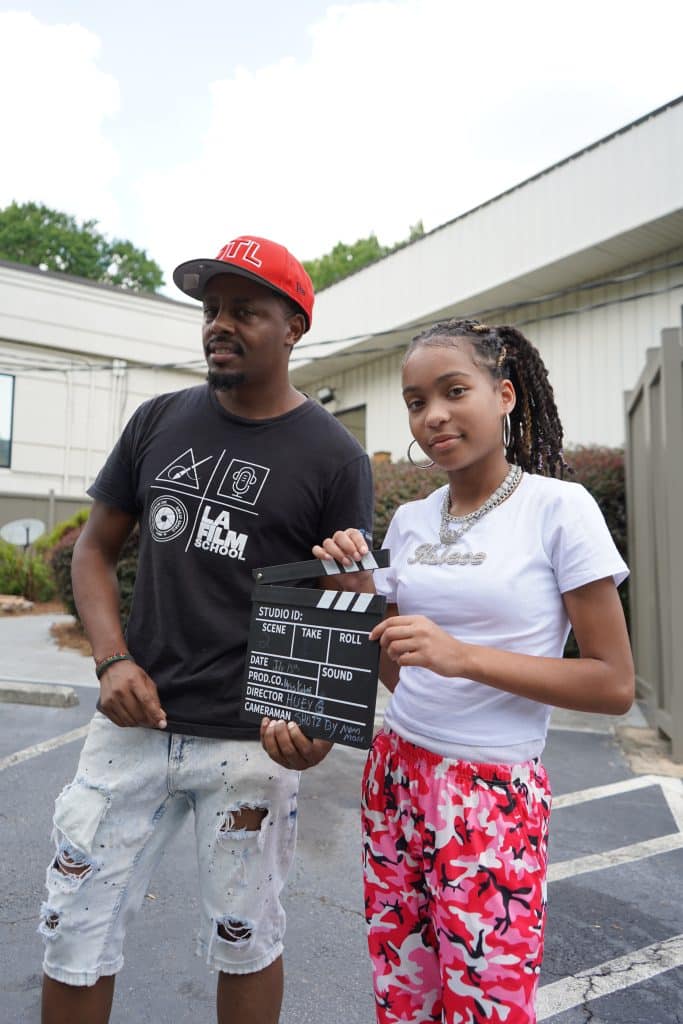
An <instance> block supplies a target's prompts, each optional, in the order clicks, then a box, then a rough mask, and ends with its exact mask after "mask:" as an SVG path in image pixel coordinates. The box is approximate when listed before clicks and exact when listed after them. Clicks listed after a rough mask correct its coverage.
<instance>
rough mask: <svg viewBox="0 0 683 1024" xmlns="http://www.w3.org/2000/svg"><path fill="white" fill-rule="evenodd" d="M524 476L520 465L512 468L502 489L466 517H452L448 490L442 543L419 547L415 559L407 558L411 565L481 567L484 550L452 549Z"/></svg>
mask: <svg viewBox="0 0 683 1024" xmlns="http://www.w3.org/2000/svg"><path fill="white" fill-rule="evenodd" d="M522 475H523V474H522V468H521V466H510V468H509V469H508V472H507V475H506V477H505V479H504V480H503V482H502V484H501V485H500V487H498V488H496V490H495V491H494V492H493V494H492V495H491V496H490V497H489V498H487V499H486V501H485V502H484V504H483V505H480V506H479V508H475V509H474V511H473V512H468V513H467V514H466V515H464V516H452V515H451V513H450V511H449V510H450V507H451V493H450V488H448V489H447V490H446V493H445V494H444V499H443V503H442V505H441V526H440V529H439V541H440V543H439V544H420V545H418V547H417V548H416V550H415V552H414V554H413V557H412V558H409V559H408V562H409V564H411V565H414V564H415V563H416V562H418V563H420V564H421V565H481V564H482V562H484V561H485V560H486V552H485V551H476V552H470V551H455V550H453V549H454V547H455V545H456V544H459V542H460V541H461V540H462V538H463V536H464V535H465V534H466V533H467V531H468V530H469V529H471V528H472V527H473V526H474V524H475V523H478V522H479V520H480V519H483V517H484V516H485V515H486V514H487V513H488V512H490V511H491V510H492V509H494V508H496V506H497V505H500V504H502V502H504V501H505V499H506V498H509V497H510V495H511V494H512V492H513V491H514V490H515V488H516V487H517V486H518V484H519V482H520V480H521V479H522Z"/></svg>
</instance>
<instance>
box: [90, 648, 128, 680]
mask: <svg viewBox="0 0 683 1024" xmlns="http://www.w3.org/2000/svg"><path fill="white" fill-rule="evenodd" d="M117 661H135V658H134V657H133V655H132V654H128V653H126V652H124V651H116V652H115V653H114V654H110V655H109V656H108V657H106V658H100V660H99V661H96V662H95V675H96V676H97V678H98V679H101V678H102V676H103V675H104V673H105V672H106V671H107V669H108V668H109V666H110V665H114V664H115V663H116V662H117Z"/></svg>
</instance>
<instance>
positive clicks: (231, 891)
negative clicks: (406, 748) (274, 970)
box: [39, 712, 299, 985]
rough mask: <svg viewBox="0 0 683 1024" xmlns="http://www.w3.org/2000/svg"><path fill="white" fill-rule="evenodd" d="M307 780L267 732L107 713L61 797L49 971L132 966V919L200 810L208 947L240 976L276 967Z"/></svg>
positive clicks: (59, 976) (72, 975) (72, 979)
mask: <svg viewBox="0 0 683 1024" xmlns="http://www.w3.org/2000/svg"><path fill="white" fill-rule="evenodd" d="M298 787H299V773H298V772H293V771H288V770H286V769H284V768H280V766H279V765H277V764H275V762H274V761H271V759H270V758H269V757H268V755H267V754H266V753H265V751H264V750H263V749H262V748H261V745H260V744H259V743H258V742H255V741H244V742H242V741H234V740H219V739H207V738H204V737H199V736H183V735H179V734H171V735H169V734H168V733H164V732H161V731H155V730H152V729H142V728H131V729H122V728H119V727H118V726H116V725H114V724H113V723H112V722H110V721H109V719H108V718H106V717H105V716H104V715H102V714H100V713H99V712H97V713H96V714H95V717H94V718H93V720H92V722H91V724H90V730H89V732H88V736H87V739H86V741H85V745H84V747H83V750H82V752H81V757H80V761H79V764H78V770H77V773H76V777H75V779H74V781H73V782H72V783H70V785H68V786H66V788H65V789H64V790H63V791H62V792H61V793H60V795H59V796H58V798H57V802H56V805H55V816H54V839H55V844H56V848H57V852H56V855H55V857H54V859H53V861H52V862H51V864H50V866H49V867H48V869H47V890H48V896H47V900H46V902H45V903H44V904H43V906H42V910H41V923H40V927H39V931H40V933H41V935H42V936H43V937H44V939H45V959H44V962H43V968H44V971H45V973H46V974H47V975H48V976H49V977H51V978H54V979H55V980H56V981H61V982H64V983H65V984H67V985H94V984H95V982H96V981H97V980H98V978H99V977H101V976H102V975H109V974H116V973H117V972H118V971H119V970H120V969H121V967H122V966H123V940H124V935H125V931H126V926H127V924H128V921H129V920H130V918H131V916H132V915H133V914H134V913H135V911H136V910H137V909H138V908H139V906H140V904H141V903H142V900H143V898H144V895H145V892H146V891H147V889H148V883H149V879H150V876H151V873H152V871H153V869H154V867H155V865H156V863H157V861H158V860H159V858H160V856H161V853H162V852H163V850H164V849H165V848H166V847H167V846H168V844H169V842H170V841H171V840H172V839H173V837H174V835H175V834H176V832H177V831H178V827H179V825H180V823H181V822H182V820H183V819H184V817H185V816H186V815H187V814H189V813H190V812H191V811H194V814H195V819H196V821H195V832H196V836H197V859H198V863H199V885H200V907H201V922H200V929H199V935H198V938H197V953H198V954H199V955H200V956H203V957H204V959H205V960H206V962H207V964H208V965H209V966H210V967H211V968H212V969H214V970H218V971H225V972H227V973H229V974H251V973H254V972H256V971H260V970H263V969H264V968H266V967H268V966H269V964H271V963H272V962H273V961H274V960H276V959H277V958H278V956H280V954H281V952H282V940H283V935H284V929H285V912H284V910H283V908H282V905H281V903H280V893H281V892H282V888H283V886H284V884H285V881H286V878H287V874H288V872H289V868H290V866H291V863H292V858H293V856H294V847H295V843H296V814H297V791H298ZM241 811H243V812H246V813H245V819H244V821H241V820H240V817H239V815H240V812H241ZM249 812H256V813H249ZM244 824H246V825H247V827H246V828H245V827H242V826H243V825H244Z"/></svg>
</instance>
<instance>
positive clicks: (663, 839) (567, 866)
mask: <svg viewBox="0 0 683 1024" xmlns="http://www.w3.org/2000/svg"><path fill="white" fill-rule="evenodd" d="M681 848H683V835H681V834H680V833H672V834H671V835H666V836H657V837H656V838H655V839H647V840H645V842H642V843H632V844H631V845H630V846H619V847H617V848H616V849H615V850H605V851H604V853H592V854H589V855H588V856H587V857H575V858H574V859H573V860H561V861H559V862H558V863H557V864H551V865H550V867H549V868H548V881H549V882H560V881H562V879H563V878H574V876H575V875H585V874H587V872H589V871H602V870H604V868H617V867H619V866H620V865H621V864H632V863H633V862H634V861H637V860H645V858H646V857H656V856H657V855H658V854H660V853H669V852H670V851H671V850H680V849H681Z"/></svg>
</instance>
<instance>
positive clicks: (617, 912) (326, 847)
mask: <svg viewBox="0 0 683 1024" xmlns="http://www.w3.org/2000/svg"><path fill="white" fill-rule="evenodd" d="M53 656H54V655H53ZM84 660H86V659H84ZM60 681H63V680H60ZM77 693H78V696H79V700H80V703H79V704H78V705H77V706H76V707H72V708H63V709H62V708H44V707H31V706H26V705H2V706H1V707H0V822H2V825H3V826H4V827H3V830H2V832H3V847H4V849H3V860H4V863H5V865H6V867H7V866H9V870H6V871H5V872H4V873H3V882H2V893H1V894H0V895H1V901H0V908H1V909H0V978H1V979H2V980H1V982H0V1019H1V1020H2V1021H3V1024H4V1022H5V1021H6V1022H7V1024H37V1021H38V1020H39V1011H38V1006H39V990H40V958H41V940H40V939H39V937H38V936H37V934H36V924H37V910H38V907H39V904H40V902H41V900H42V898H43V881H44V876H45V865H46V863H47V862H48V860H49V858H50V855H51V850H52V847H51V844H50V839H49V831H50V820H51V815H52V807H53V802H54V797H55V795H56V794H57V792H58V791H59V789H60V788H61V786H62V785H64V784H65V783H66V782H67V781H69V779H70V778H71V776H72V774H73V772H74V769H75V766H76V762H77V757H78V751H79V748H80V744H81V740H82V735H83V732H84V729H85V727H86V723H87V720H88V718H89V716H90V714H91V712H92V709H93V707H94V701H95V696H96V691H95V690H93V689H92V687H77ZM381 703H384V701H382V702H381ZM380 710H381V708H380ZM553 721H554V725H553V728H552V729H551V733H550V737H549V742H548V746H547V749H546V754H545V757H544V760H545V761H546V764H547V766H548V769H549V773H550V777H551V781H552V784H553V790H554V794H555V796H554V810H553V820H552V826H551V867H550V874H549V921H548V933H547V941H546V958H545V963H544V968H543V972H542V975H541V988H540V995H539V1016H538V1020H539V1022H541V1021H544V1022H548V1024H589V1022H590V1024H617V1022H618V1024H682V1022H683V1011H682V1009H681V991H682V990H683V783H681V780H680V779H678V778H675V777H667V776H663V775H658V774H656V773H653V774H652V775H648V774H639V775H636V774H634V773H633V772H632V771H631V769H630V768H629V765H628V763H627V762H626V760H625V758H624V756H623V754H622V752H621V750H620V748H619V746H618V744H617V742H616V741H615V738H614V736H613V734H612V733H611V731H609V728H610V727H609V724H607V723H605V722H604V721H603V720H602V719H601V718H600V720H598V721H595V720H592V719H591V718H590V717H586V718H584V719H581V720H578V721H575V720H574V719H573V718H572V717H571V716H563V715H558V716H554V720H553ZM577 728H578V729H580V730H581V731H576V730H577ZM586 729H592V731H585V730H586ZM363 760H364V756H363V753H362V752H360V751H354V750H349V749H343V748H337V749H335V750H334V751H333V752H332V754H330V756H329V757H328V758H327V759H326V760H325V761H324V762H323V763H322V764H321V765H319V766H318V767H317V768H316V769H314V770H312V771H310V772H307V773H305V774H304V776H303V779H302V787H301V798H300V820H299V836H300V840H299V848H298V854H297V859H296V863H295V867H294V870H293V873H292V876H291V878H290V880H289V884H288V886H287V890H286V907H287V912H288V938H287V950H286V958H285V959H286V974H287V988H286V996H285V1006H284V1010H283V1014H282V1024H309V1022H310V1024H313V1022H315V1024H338V1022H339V1021H340V1020H343V1021H344V1022H345V1024H347V1022H348V1024H371V1021H372V1020H373V1019H374V1013H373V1006H372V997H371V995H370V977H369V968H368V964H367V961H366V954H365V940H364V925H363V916H362V894H361V873H360V854H359V835H358V832H359V829H358V792H359V782H360V775H361V771H362V765H363ZM195 880H196V871H195V867H194V849H193V832H192V828H191V822H189V821H188V822H187V823H186V824H185V825H184V826H183V827H182V828H181V829H180V831H179V834H178V836H177V840H176V842H175V843H174V844H173V845H172V846H171V847H170V848H169V850H168V851H167V852H166V854H165V856H164V858H163V860H162V862H161V864H160V866H159V868H158V869H157V871H156V873H155V875H154V877H153V879H152V881H151V883H150V887H149V892H148V894H147V897H146V899H145V901H144V904H143V908H142V910H141V913H140V915H139V916H138V918H137V920H136V921H135V922H134V924H133V925H132V927H131V929H130V934H129V939H128V945H127V949H126V966H125V968H124V970H123V971H122V973H121V975H120V977H119V979H118V982H117V994H116V999H115V1008H114V1011H113V1014H112V1024H123V1022H124V1021H125V1022H130V1024H143V1022H144V1024H148V1022H152V1024H156V1022H157V1021H159V1022H161V1021H164V1022H168V1024H186V1022H187V1024H190V1022H192V1024H199V1022H201V1021H207V1022H210V1021H212V1020H213V1019H214V1010H213V1004H214V993H213V981H212V979H210V978H207V976H206V973H207V972H206V970H205V968H204V966H203V965H202V964H201V962H200V961H199V960H197V959H196V958H195V957H194V955H193V933H194V928H195V925H196V921H197V898H196V887H195Z"/></svg>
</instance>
